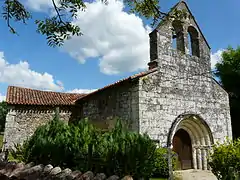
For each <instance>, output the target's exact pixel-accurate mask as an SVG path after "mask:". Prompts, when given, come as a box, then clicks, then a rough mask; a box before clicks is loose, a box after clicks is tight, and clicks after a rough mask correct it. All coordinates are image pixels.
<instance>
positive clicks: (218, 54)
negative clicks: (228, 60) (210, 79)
mask: <svg viewBox="0 0 240 180" xmlns="http://www.w3.org/2000/svg"><path fill="white" fill-rule="evenodd" d="M223 51H224V50H223V49H219V50H218V51H217V52H215V53H211V68H212V69H215V65H216V64H217V63H218V62H220V61H221V60H222V53H223Z"/></svg>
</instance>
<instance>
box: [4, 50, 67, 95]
mask: <svg viewBox="0 0 240 180" xmlns="http://www.w3.org/2000/svg"><path fill="white" fill-rule="evenodd" d="M0 83H7V84H9V85H17V86H24V87H29V88H37V89H45V90H54V91H58V90H62V88H63V87H62V86H63V85H62V83H61V82H60V81H57V82H55V81H54V79H53V76H52V75H51V74H48V73H47V72H45V73H38V72H36V71H33V70H31V69H30V66H29V64H28V62H27V61H20V62H19V63H18V64H10V63H8V62H7V61H6V60H5V58H4V53H3V52H0Z"/></svg>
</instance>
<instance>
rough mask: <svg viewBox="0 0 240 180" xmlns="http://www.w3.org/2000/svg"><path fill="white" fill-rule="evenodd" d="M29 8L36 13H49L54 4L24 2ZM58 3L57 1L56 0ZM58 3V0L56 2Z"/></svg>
mask: <svg viewBox="0 0 240 180" xmlns="http://www.w3.org/2000/svg"><path fill="white" fill-rule="evenodd" d="M22 1H23V2H24V4H26V6H27V7H29V8H30V9H32V10H34V11H40V12H48V11H49V10H51V9H52V7H53V4H52V1H51V0H22ZM55 1H56V0H55ZM56 3H58V0H57V1H56Z"/></svg>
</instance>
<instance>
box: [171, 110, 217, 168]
mask: <svg viewBox="0 0 240 180" xmlns="http://www.w3.org/2000/svg"><path fill="white" fill-rule="evenodd" d="M189 143H190V144H191V145H190V146H189ZM213 143H214V142H213V136H212V133H211V130H210V128H209V126H208V125H207V123H206V122H205V121H204V120H203V119H202V118H201V117H200V116H199V115H195V114H182V115H180V116H178V117H177V118H176V119H175V121H174V122H173V124H172V126H171V128H170V131H169V134H168V142H167V147H168V148H169V149H171V150H172V149H173V150H174V151H177V153H178V154H179V153H180V152H181V151H180V150H181V148H180V150H179V146H180V147H181V146H184V148H185V149H191V152H190V153H189V154H190V155H191V157H192V158H191V161H189V159H190V158H189V157H190V156H188V157H186V156H185V154H184V153H182V154H180V158H181V166H182V167H181V168H182V169H188V168H189V167H192V168H193V169H201V170H207V169H209V166H208V162H207V161H208V159H207V155H208V152H209V150H210V149H211V146H212V144H213ZM179 144H180V145H179ZM187 151H189V150H187ZM169 152H171V151H169ZM168 158H169V170H170V171H171V169H172V163H171V161H172V160H171V154H170V153H169V157H168ZM185 160H187V161H185ZM187 164H188V165H187ZM189 164H190V165H189Z"/></svg>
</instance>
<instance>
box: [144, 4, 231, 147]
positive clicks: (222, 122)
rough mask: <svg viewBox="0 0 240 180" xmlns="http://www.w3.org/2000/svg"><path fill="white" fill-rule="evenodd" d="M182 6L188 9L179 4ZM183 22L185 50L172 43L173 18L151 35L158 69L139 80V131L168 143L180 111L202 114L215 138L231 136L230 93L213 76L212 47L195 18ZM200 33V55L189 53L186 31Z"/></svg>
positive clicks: (152, 54) (164, 144)
mask: <svg viewBox="0 0 240 180" xmlns="http://www.w3.org/2000/svg"><path fill="white" fill-rule="evenodd" d="M177 8H180V9H184V8H185V9H186V7H185V3H183V2H182V3H180V5H179V7H177ZM188 14H189V17H188V18H187V19H185V20H184V21H183V22H182V26H183V34H184V46H185V53H183V52H180V51H178V50H176V49H174V48H173V46H172V41H173V40H172V37H173V34H172V29H173V26H172V21H170V20H169V21H164V22H163V23H161V24H160V25H159V26H158V28H157V29H156V30H154V31H153V32H152V33H151V34H150V54H151V61H156V62H157V66H158V67H157V68H158V71H157V72H156V73H152V74H149V75H147V76H145V77H142V78H141V79H140V82H139V84H140V87H139V110H140V111H139V121H140V132H141V133H144V132H147V133H148V134H149V135H150V136H151V137H152V138H153V139H159V140H160V143H161V144H162V145H163V146H166V143H167V136H168V133H169V131H170V129H171V125H172V124H173V122H174V120H175V119H176V118H177V117H178V116H179V115H181V114H184V113H191V114H198V115H200V116H201V117H202V118H203V119H204V121H205V122H206V123H207V124H208V126H209V127H210V129H211V131H212V135H213V138H214V140H215V141H218V140H219V141H220V142H221V141H222V140H224V138H225V137H226V136H229V137H230V138H231V137H232V130H231V117H230V108H229V99H228V94H227V93H226V92H225V90H223V89H222V88H221V87H220V85H219V84H217V82H216V81H215V80H213V79H212V75H211V65H210V48H209V47H208V45H207V42H206V41H205V39H204V37H203V35H202V34H201V32H200V29H199V28H198V26H197V24H196V23H195V21H194V17H192V16H190V13H189V12H188ZM189 26H191V27H194V28H195V30H196V31H197V33H198V37H197V38H198V42H199V49H200V57H197V56H192V55H189V49H188V47H189V46H188V40H187V34H188V32H187V30H188V27H189Z"/></svg>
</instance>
